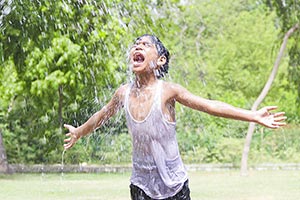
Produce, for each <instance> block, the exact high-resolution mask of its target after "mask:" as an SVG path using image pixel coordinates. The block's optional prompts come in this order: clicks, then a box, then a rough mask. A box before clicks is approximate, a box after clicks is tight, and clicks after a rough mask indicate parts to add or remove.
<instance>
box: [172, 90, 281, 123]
mask: <svg viewBox="0 0 300 200" xmlns="http://www.w3.org/2000/svg"><path fill="white" fill-rule="evenodd" d="M169 91H170V93H172V94H171V95H170V96H173V98H174V99H175V100H176V101H177V102H179V103H181V104H183V105H185V106H188V107H190V108H192V109H195V110H199V111H203V112H206V113H208V114H211V115H214V116H219V117H225V118H230V119H235V120H242V121H248V122H255V123H258V124H261V125H263V126H266V127H268V128H278V127H280V126H284V125H285V123H284V122H283V121H284V120H285V119H286V117H285V116H284V114H285V113H284V112H278V113H270V111H272V110H275V109H276V108H277V107H276V106H268V107H264V108H262V109H260V110H258V111H251V110H245V109H241V108H237V107H234V106H232V105H229V104H227V103H223V102H220V101H215V100H209V99H204V98H201V97H199V96H196V95H194V94H192V93H190V92H189V91H188V90H186V89H185V88H183V87H182V86H180V85H177V84H173V85H172V86H171V87H170V90H169Z"/></svg>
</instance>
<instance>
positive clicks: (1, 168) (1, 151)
mask: <svg viewBox="0 0 300 200" xmlns="http://www.w3.org/2000/svg"><path fill="white" fill-rule="evenodd" d="M3 173H4V174H8V173H9V167H8V162H7V157H6V151H5V148H4V145H3V140H2V132H1V130H0V174H3Z"/></svg>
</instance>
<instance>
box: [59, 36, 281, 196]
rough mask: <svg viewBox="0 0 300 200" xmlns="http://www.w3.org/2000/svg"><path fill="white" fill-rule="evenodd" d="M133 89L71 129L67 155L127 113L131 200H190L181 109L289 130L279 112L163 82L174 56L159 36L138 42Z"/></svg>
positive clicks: (125, 87)
mask: <svg viewBox="0 0 300 200" xmlns="http://www.w3.org/2000/svg"><path fill="white" fill-rule="evenodd" d="M129 57H130V67H131V69H132V71H133V73H134V74H135V80H134V81H133V82H132V83H128V84H126V85H122V86H121V87H120V88H119V89H117V91H116V92H115V94H114V95H113V97H112V99H111V100H110V101H109V102H108V104H107V105H106V106H104V107H103V108H102V109H101V110H100V111H98V112H96V113H95V114H94V115H93V116H92V117H91V118H90V119H88V120H87V121H86V122H85V123H84V124H83V125H81V126H79V127H77V128H75V127H73V126H71V125H65V127H66V128H67V129H69V133H67V137H68V138H67V139H65V145H64V148H65V149H69V148H71V147H72V146H73V145H74V144H75V143H76V141H77V140H78V139H79V138H81V137H83V136H85V135H87V134H89V133H91V132H92V131H93V130H95V129H96V128H98V127H99V126H101V125H102V124H103V123H104V122H105V121H106V120H108V119H109V118H110V117H111V116H113V115H114V114H115V113H116V112H117V111H118V110H119V109H120V108H122V107H123V108H124V109H125V113H126V120H127V126H128V129H129V132H130V134H131V136H132V147H133V152H132V175H131V179H130V181H131V185H130V191H131V199H132V200H143V199H169V200H171V199H178V200H185V199H186V200H188V199H190V191H189V188H188V176H187V172H186V169H185V167H184V165H183V162H182V160H181V157H180V154H179V150H178V143H177V139H176V131H175V129H176V120H175V103H176V102H178V103H180V104H183V105H185V106H187V107H190V108H192V109H195V110H198V111H202V112H206V113H208V114H211V115H215V116H219V117H225V118H231V119H235V120H243V121H248V122H255V123H258V124H261V125H263V126H266V127H268V128H278V127H280V126H284V125H285V123H284V122H282V121H283V120H285V119H286V117H285V116H284V113H283V112H279V113H274V114H271V113H270V111H272V110H275V109H276V106H269V107H264V108H262V109H260V110H258V111H255V112H253V111H249V110H244V109H240V108H236V107H234V106H231V105H228V104H226V103H222V102H219V101H214V100H208V99H204V98H201V97H199V96H196V95H194V94H192V93H190V92H189V91H188V90H186V89H185V88H184V87H182V86H180V85H178V84H175V83H170V82H166V81H162V80H159V78H161V77H163V76H164V74H165V73H167V72H168V63H169V52H168V50H167V49H166V48H165V47H164V45H163V44H162V43H161V41H160V40H159V39H158V38H157V37H155V36H153V35H143V36H141V37H139V38H137V39H136V41H135V44H134V45H133V47H132V48H131V50H130V54H129Z"/></svg>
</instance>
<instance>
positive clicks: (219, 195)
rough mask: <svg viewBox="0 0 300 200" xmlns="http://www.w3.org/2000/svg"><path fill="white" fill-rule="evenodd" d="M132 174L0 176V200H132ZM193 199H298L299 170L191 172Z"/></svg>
mask: <svg viewBox="0 0 300 200" xmlns="http://www.w3.org/2000/svg"><path fill="white" fill-rule="evenodd" d="M129 177H130V174H129V173H119V174H118V173H104V174H14V175H8V176H4V175H0V199H1V200H16V199H22V200H24V199H25V200H46V199H49V200H50V199H51V200H53V199H55V200H60V199H63V200H64V199H72V200H79V199H82V200H89V199H97V200H129V199H130V198H129ZM189 177H190V189H191V197H192V199H193V200H299V199H300V173H299V171H280V170H278V171H276V170H274V171H251V172H250V174H249V176H247V177H241V176H240V175H239V172H238V171H223V172H203V171H198V172H189Z"/></svg>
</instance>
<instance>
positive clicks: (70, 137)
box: [64, 124, 80, 150]
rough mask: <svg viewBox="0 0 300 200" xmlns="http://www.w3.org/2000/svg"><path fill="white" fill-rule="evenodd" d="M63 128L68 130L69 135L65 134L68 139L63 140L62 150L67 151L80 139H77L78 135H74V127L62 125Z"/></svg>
mask: <svg viewBox="0 0 300 200" xmlns="http://www.w3.org/2000/svg"><path fill="white" fill-rule="evenodd" d="M64 127H65V128H67V129H68V130H69V133H67V134H66V136H67V137H68V138H67V139H65V140H64V142H65V144H64V149H65V150H67V149H70V148H71V147H72V146H73V145H74V144H75V143H76V142H77V140H78V139H79V138H80V137H78V134H77V133H76V128H75V127H74V126H71V125H68V124H64Z"/></svg>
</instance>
